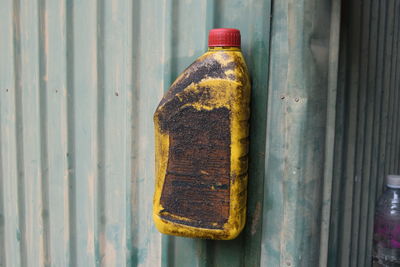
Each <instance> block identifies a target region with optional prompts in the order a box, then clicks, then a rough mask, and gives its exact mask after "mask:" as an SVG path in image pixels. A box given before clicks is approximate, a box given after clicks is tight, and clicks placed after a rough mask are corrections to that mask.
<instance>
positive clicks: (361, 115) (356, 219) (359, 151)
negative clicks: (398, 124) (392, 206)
mask: <svg viewBox="0 0 400 267" xmlns="http://www.w3.org/2000/svg"><path fill="white" fill-rule="evenodd" d="M370 5H371V1H367V2H363V4H362V6H361V25H360V31H361V36H360V40H361V47H360V55H361V57H360V60H359V62H358V69H359V72H360V75H359V76H358V96H357V97H358V112H357V114H358V116H357V133H356V137H357V139H356V158H355V170H354V174H353V175H354V177H355V183H354V187H353V199H352V205H353V208H352V210H353V212H352V224H351V241H350V243H351V246H350V247H351V253H350V254H349V262H350V266H357V257H354V256H353V255H357V254H358V245H359V244H358V238H359V224H360V215H361V213H362V211H361V196H362V193H363V192H362V191H361V188H362V185H363V183H364V180H365V177H364V176H363V175H364V173H363V155H364V153H365V150H364V149H365V140H366V134H365V127H366V121H367V117H366V108H367V86H366V78H367V72H368V63H369V58H368V52H369V40H370V25H371V23H370V20H369V19H370V16H369V15H370V12H371V8H370Z"/></svg>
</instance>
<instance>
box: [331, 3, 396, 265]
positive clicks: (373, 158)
mask: <svg viewBox="0 0 400 267" xmlns="http://www.w3.org/2000/svg"><path fill="white" fill-rule="evenodd" d="M342 17H343V21H342V33H341V40H342V42H341V49H340V50H341V55H340V64H339V66H340V67H339V79H338V80H339V86H338V95H337V99H338V102H337V124H336V140H335V165H334V179H333V181H334V182H333V190H332V216H331V230H330V232H331V233H330V250H329V266H332V267H336V266H343V267H344V266H360V267H362V266H370V264H371V247H372V232H373V216H374V205H375V202H376V199H377V197H379V195H380V194H381V193H382V190H383V187H384V178H385V176H386V175H387V174H391V173H397V174H398V173H399V172H400V150H399V145H400V143H399V141H400V132H399V127H400V80H399V78H400V75H399V73H400V63H399V59H400V46H399V45H400V2H399V1H395V0H387V1H373V0H367V1H362V0H352V1H345V2H344V4H343V13H342Z"/></svg>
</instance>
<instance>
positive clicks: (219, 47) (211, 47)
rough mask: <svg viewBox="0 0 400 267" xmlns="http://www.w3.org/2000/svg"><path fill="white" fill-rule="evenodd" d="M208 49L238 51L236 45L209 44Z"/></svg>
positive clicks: (238, 48)
mask: <svg viewBox="0 0 400 267" xmlns="http://www.w3.org/2000/svg"><path fill="white" fill-rule="evenodd" d="M208 51H210V52H211V51H240V47H237V46H209V47H208Z"/></svg>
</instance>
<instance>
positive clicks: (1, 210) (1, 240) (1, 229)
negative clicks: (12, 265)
mask: <svg viewBox="0 0 400 267" xmlns="http://www.w3.org/2000/svg"><path fill="white" fill-rule="evenodd" d="M0 90H4V89H3V88H0ZM6 90H7V89H6ZM0 108H1V104H0ZM2 124H4V122H3V120H2V118H1V109H0V133H1V132H2V129H1V128H2V127H3V125H2ZM2 142H3V136H1V135H0V266H2V267H3V266H4V267H6V266H7V265H6V263H7V258H6V257H7V254H6V245H7V244H6V235H5V206H4V199H3V196H4V179H5V174H4V167H3V153H2V152H3V147H2Z"/></svg>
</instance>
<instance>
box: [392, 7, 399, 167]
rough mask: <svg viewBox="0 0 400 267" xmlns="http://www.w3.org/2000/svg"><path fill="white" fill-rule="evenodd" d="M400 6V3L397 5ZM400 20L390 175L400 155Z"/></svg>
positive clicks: (397, 15) (397, 9)
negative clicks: (399, 123) (399, 154)
mask: <svg viewBox="0 0 400 267" xmlns="http://www.w3.org/2000/svg"><path fill="white" fill-rule="evenodd" d="M397 4H398V3H397ZM395 10H396V11H395V12H396V13H397V14H396V17H399V15H400V14H399V10H400V5H399V4H398V6H397V8H396V9H395ZM399 21H400V20H398V24H397V36H398V37H397V45H396V57H395V59H394V60H395V61H396V71H395V75H396V76H395V79H394V82H393V87H394V91H395V95H394V100H395V101H394V108H393V113H392V117H393V120H392V126H393V134H392V145H391V147H392V149H391V155H390V173H395V158H396V154H398V153H399V150H398V147H397V142H396V139H397V132H398V128H399V125H398V118H399V117H400V116H399V108H398V107H399V101H400V98H399V95H400V94H399V89H400V88H399V76H400V64H399V61H400V52H399V51H400V27H399V26H400V22H399ZM396 122H397V123H396Z"/></svg>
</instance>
